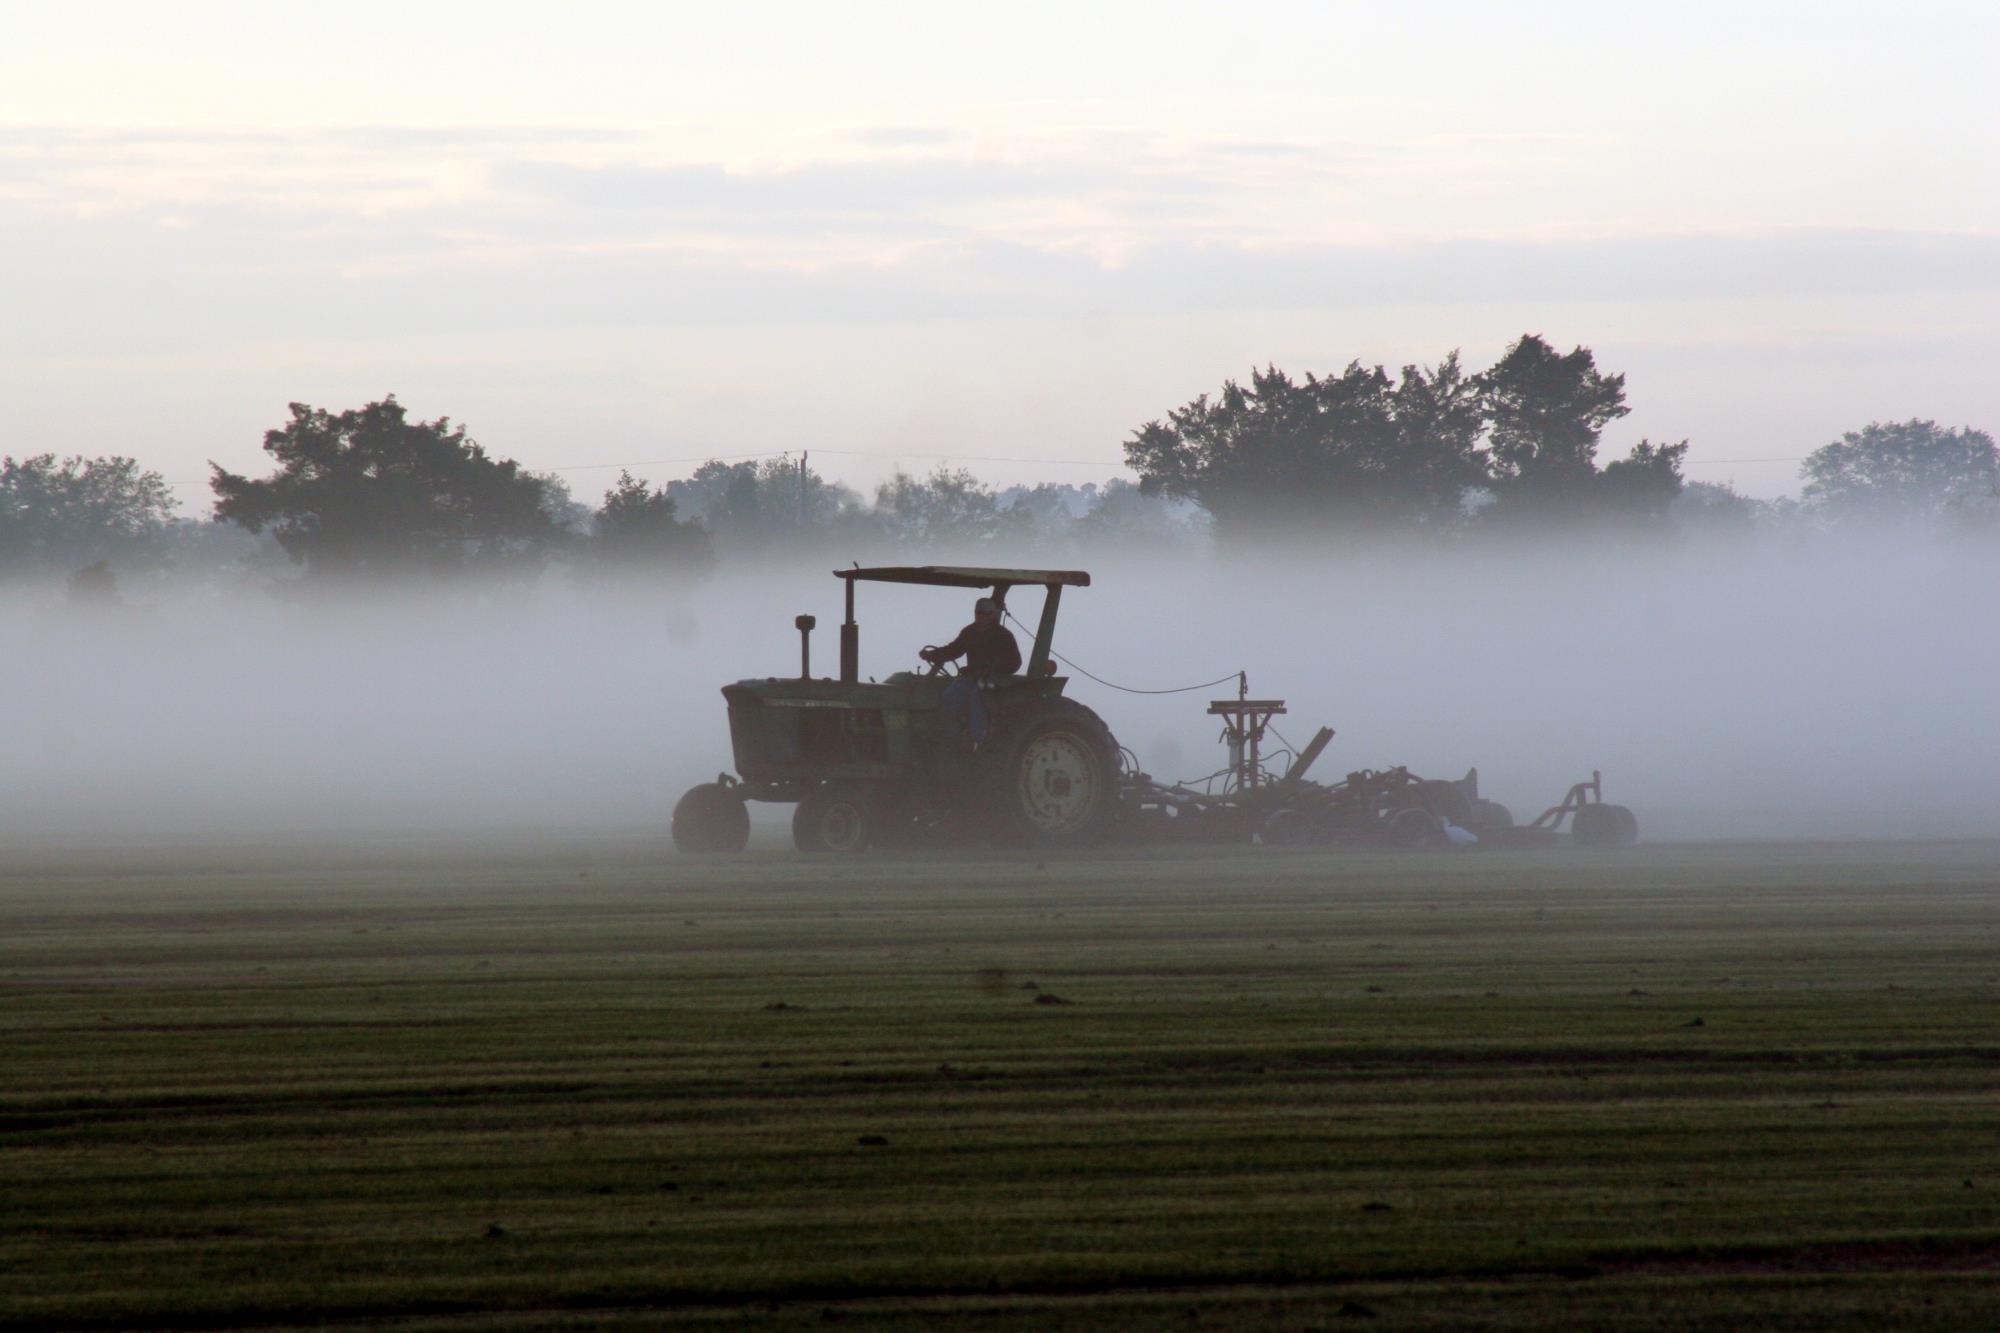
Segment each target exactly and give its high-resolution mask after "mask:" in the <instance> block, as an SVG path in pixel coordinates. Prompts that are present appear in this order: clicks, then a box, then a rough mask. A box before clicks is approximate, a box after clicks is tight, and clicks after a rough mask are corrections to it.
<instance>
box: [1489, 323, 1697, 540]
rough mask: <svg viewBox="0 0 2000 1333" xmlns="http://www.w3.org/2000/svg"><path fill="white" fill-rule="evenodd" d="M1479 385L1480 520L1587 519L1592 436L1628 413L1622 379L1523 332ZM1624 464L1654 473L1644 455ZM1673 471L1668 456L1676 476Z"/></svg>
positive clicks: (1581, 352) (1592, 500) (1584, 354)
mask: <svg viewBox="0 0 2000 1333" xmlns="http://www.w3.org/2000/svg"><path fill="white" fill-rule="evenodd" d="M1480 382H1481V385H1482V387H1483V389H1484V393H1485V411H1486V418H1487V421H1488V423H1489V430H1490V432H1491V435H1490V443H1489V451H1488V457H1489V462H1490V467H1491V472H1492V483H1491V484H1492V489H1493V495H1494V500H1495V503H1494V504H1493V506H1492V507H1491V508H1490V509H1489V510H1488V511H1487V514H1486V517H1487V519H1488V521H1495V520H1499V521H1507V520H1511V519H1516V518H1525V519H1533V520H1546V519H1549V518H1556V517H1561V516H1566V515H1567V516H1577V517H1582V516H1585V515H1591V514H1593V513H1595V512H1596V511H1597V509H1598V505H1597V503H1596V501H1597V500H1598V499H1599V497H1600V495H1601V494H1602V493H1603V492H1601V491H1600V490H1599V488H1598V486H1597V479H1598V472H1597V462H1596V460H1597V442H1598V437H1599V436H1600V435H1601V434H1603V431H1604V427H1605V426H1606V425H1608V424H1609V423H1611V422H1613V421H1615V420H1617V419H1618V418H1619V417H1622V416H1624V415H1625V414H1626V413H1627V412H1628V411H1630V410H1631V409H1629V408H1628V407H1626V406H1625V377H1624V376H1623V375H1606V374H1603V373H1602V372H1600V371H1599V370H1598V369H1597V361H1596V358H1595V357H1594V356H1592V354H1591V352H1590V349H1589V348H1587V347H1578V348H1575V349H1574V350H1572V351H1571V352H1569V353H1568V354H1567V355H1563V354H1560V353H1558V352H1557V351H1556V350H1555V349H1554V348H1552V347H1550V346H1549V345H1548V344H1547V343H1546V342H1544V341H1542V339H1541V337H1540V336H1539V335H1537V334H1532V333H1529V334H1523V335H1522V336H1521V338H1520V339H1519V340H1518V341H1517V342H1515V344H1514V345H1513V346H1512V347H1509V348H1508V349H1507V352H1506V354H1505V355H1504V356H1502V357H1501V358H1500V360H1499V361H1498V362H1496V363H1495V364H1494V365H1493V367H1492V368H1491V369H1489V370H1487V371H1486V372H1485V373H1484V374H1483V375H1481V376H1480ZM1632 461H1633V462H1634V463H1636V464H1637V465H1638V467H1639V468H1640V469H1641V470H1643V471H1652V470H1654V469H1656V468H1657V467H1658V466H1659V464H1658V461H1657V460H1656V459H1654V458H1653V457H1651V456H1650V455H1649V456H1647V457H1645V458H1640V457H1639V456H1638V455H1637V454H1636V453H1635V455H1634V458H1633V460H1632ZM1678 469H1679V456H1678V455H1675V456H1674V460H1673V471H1674V472H1675V473H1676V475H1678ZM1621 489H1622V488H1621ZM1640 489H1644V488H1643V487H1641V488H1640ZM1667 498H1668V499H1671V498H1672V496H1671V495H1669V496H1668V497H1667Z"/></svg>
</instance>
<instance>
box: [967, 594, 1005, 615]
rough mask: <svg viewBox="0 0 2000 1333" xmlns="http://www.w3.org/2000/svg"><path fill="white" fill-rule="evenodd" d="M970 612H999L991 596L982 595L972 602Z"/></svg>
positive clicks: (997, 605)
mask: <svg viewBox="0 0 2000 1333" xmlns="http://www.w3.org/2000/svg"><path fill="white" fill-rule="evenodd" d="M972 614H973V615H975V616H997V615H999V614H1000V607H999V604H998V603H996V602H995V601H994V600H993V599H992V598H991V597H982V598H980V599H979V600H978V601H976V602H974V603H973V604H972Z"/></svg>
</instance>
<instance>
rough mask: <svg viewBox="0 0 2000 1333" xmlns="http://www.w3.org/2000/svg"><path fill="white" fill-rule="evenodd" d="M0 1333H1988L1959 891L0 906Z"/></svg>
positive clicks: (1670, 854)
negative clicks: (558, 1330)
mask: <svg viewBox="0 0 2000 1333" xmlns="http://www.w3.org/2000/svg"><path fill="white" fill-rule="evenodd" d="M0 996H3V997H4V1005H3V1006H0V1080H4V1081H3V1082H0V1327H3V1328H28V1327H47V1326H55V1327H64V1328H206V1327H216V1328H225V1327H265V1326H277V1327H291V1326H305V1325H311V1326H315V1327H319V1326H325V1325H328V1324H338V1323H342V1322H350V1321H351V1322H353V1323H356V1324H371V1325H378V1326H379V1325H386V1324H393V1325H395V1326H398V1327H405V1326H407V1327H439V1328H455V1327H473V1326H478V1327H492V1326H499V1327H522V1328H526V1327H549V1326H555V1327H577V1328H581V1327H603V1326H611V1327H620V1326H625V1327H640V1326H651V1325H656V1324H658V1323H660V1322H662V1320H663V1318H664V1317H667V1316H671V1317H672V1318H673V1319H675V1320H679V1321H684V1322H687V1323H690V1324H694V1325H705V1324H709V1323H714V1324H729V1323H733V1322H741V1321H754V1322H762V1323H769V1324H774V1325H778V1326H787V1325H804V1324H808V1323H810V1324H814V1325H818V1324H823V1323H825V1322H827V1321H828V1320H830V1319H833V1320H844V1321H846V1322H847V1323H849V1324H850V1326H865V1327H907V1328H921V1327H936V1326H939V1325H947V1324H950V1325H966V1326H973V1327H978V1328H982V1329H1060V1328H1073V1327H1074V1328H1081V1327H1136V1328H1156V1327H1172V1328H1211V1327H1257V1328H1299V1329H1306V1328H1325V1327H1349V1326H1366V1327H1370V1328H1403V1327H1438V1328H1466V1327H1494V1328H1514V1327H1524V1328H1525V1327H1549V1326H1555V1325H1559V1324H1564V1323H1568V1324H1571V1325H1575V1326H1630V1327H1643V1328H1683V1327H1685V1328H1709V1327H1734V1326H1742V1327H1761V1328H1823V1327H1848V1326H1878V1327H1879V1326H1897V1327H1936V1328H1981V1327H1988V1328H1990V1327H1994V1326H1996V1325H2000V844H1978V845H1964V844H1960V845H1942V846H1915V845H1831V844H1824V845H1807V846H1773V847H1746V846H1666V847H1653V848H1640V849H1638V850H1636V851H1632V852H1625V853H1604V854H1591V853H1582V852H1560V853H1557V852H1536V853H1520V854H1513V853H1493V854H1476V853H1474V854H1460V855H1450V854H1443V853H1438V854H1409V855H1398V856H1381V855H1371V854H1346V855H1327V854H1318V853H1312V854H1306V853H1301V854H1285V853H1278V852H1255V851H1250V850H1237V851H1231V852H1228V853H1209V852H1193V853H1188V852H1178V851H1177V852H1171V853H1169V852H1147V853H1132V852H1123V853H1118V854H1109V853H1107V854H1104V855H1101V856H1091V857H1086V858H1081V859H1071V858H1063V859H1056V858H1049V859H1046V860H1042V861H1037V860H1035V859H1033V858H1028V859H1010V858H971V859H964V860H940V859H929V858H927V859H899V858H883V859H871V860H864V861H854V862H832V861H808V860H804V859H801V858H798V857H796V856H794V855H793V854H791V853H790V852H789V851H784V852H780V851H776V850H772V851H758V852H753V853H751V854H750V855H747V856H745V857H742V858H739V859H735V860H729V861H717V862H701V861H692V860H686V859H679V858H675V857H674V856H673V855H672V854H671V853H667V852H664V851H663V850H662V849H661V848H660V847H659V846H657V845H656V844H654V843H652V842H643V843H642V842H640V841H637V840H625V841H619V840H617V839H597V840H583V839H578V840H574V841H565V840H543V841H533V840H527V839H523V840H520V841H518V842H516V843H513V844H510V845H507V846H504V847H499V848H497V849H496V848H492V847H487V848H475V847H472V846H469V845H465V844H456V845H454V844H447V843H441V842H430V843H417V842H411V843H407V844H393V845H386V846H375V847H362V848H348V849H338V848H334V849H329V848H326V847H320V848H317V849H305V848H291V847H279V846H272V847H264V848H254V847H234V848H216V849H208V850H179V851H173V852H146V851H140V850H126V851H122V852H117V853H110V852H99V853H81V852H56V851H49V852H42V853H30V852H15V853H12V854H9V855H8V856H7V857H6V858H4V859H0Z"/></svg>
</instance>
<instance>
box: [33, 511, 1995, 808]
mask: <svg viewBox="0 0 2000 1333" xmlns="http://www.w3.org/2000/svg"><path fill="white" fill-rule="evenodd" d="M942 558H943V557H940V559H942ZM1000 558H1002V557H1000V556H997V555H994V554H991V553H989V554H985V555H983V556H981V557H978V558H976V560H975V561H971V562H976V563H981V564H985V563H992V562H994V561H996V560H998V559H1000ZM1010 558H1013V559H1018V560H1021V561H1023V562H1024V563H1035V562H1036V557H1035V556H1033V555H1032V554H1030V553H1024V552H1016V553H1010ZM1055 563H1066V562H1062V561H1056V562H1055ZM1087 563H1090V564H1091V569H1092V573H1093V576H1094V586H1092V587H1090V588H1087V589H1075V590H1071V591H1070V592H1068V593H1067V594H1066V596H1065V598H1064V603H1063V617H1062V622H1061V625H1060V627H1059V630H1058V634H1057V640H1056V648H1057V651H1058V652H1060V653H1062V654H1064V655H1065V656H1066V657H1068V658H1070V659H1072V660H1073V661H1075V662H1076V663H1078V664H1079V665H1081V666H1082V667H1084V668H1086V669H1087V670H1089V671H1090V672H1093V673H1095V674H1096V675H1098V676H1100V677H1103V678H1104V679H1106V680H1108V681H1115V682H1117V683H1119V684H1121V685H1128V686H1132V687H1136V688H1140V689H1149V690H1157V689H1166V688H1171V687H1175V686H1180V685H1187V684H1192V683H1195V682H1200V681H1205V680H1211V679H1213V678H1215V677H1218V676H1221V675H1223V674H1224V673H1226V672H1231V671H1236V670H1239V669H1240V670H1245V671H1248V672H1249V677H1250V688H1251V693H1252V694H1253V696H1261V697H1280V698H1284V699H1286V700H1288V701H1289V703H1290V712H1289V713H1288V714H1287V715H1286V716H1285V717H1283V718H1280V719H1278V726H1279V729H1280V730H1281V731H1282V732H1283V733H1284V735H1285V736H1287V737H1289V738H1290V739H1291V740H1292V741H1294V742H1298V743H1301V744H1303V743H1304V742H1305V741H1306V740H1307V739H1308V738H1309V737H1310V736H1311V734H1312V732H1313V731H1314V729H1315V728H1316V727H1317V726H1319V725H1320V724H1321V723H1325V724H1327V725H1330V726H1332V727H1334V728H1336V730H1337V731H1338V735H1337V736H1336V738H1335V740H1334V742H1333V744H1332V745H1331V747H1329V749H1328V750H1327V752H1326V754H1325V755H1324V756H1323V757H1322V758H1321V759H1320V761H1319V763H1318V765H1317V766H1316V768H1315V770H1314V774H1313V775H1314V776H1315V777H1317V778H1320V779H1321V780H1325V781H1331V780H1335V779H1337V778H1339V777H1340V776H1341V775H1343V774H1345V773H1346V772H1347V771H1349V770H1351V769H1358V768H1364V767H1366V768H1383V767H1389V766H1392V765H1396V764H1404V765H1408V766H1409V767H1410V768H1411V769H1413V770H1415V771H1416V772H1418V773H1420V774H1423V775H1425V776H1438V777H1457V776H1459V775H1461V774H1463V773H1464V771H1465V770H1466V769H1467V768H1469V767H1471V766H1474V765H1477V766H1478V768H1479V770H1480V776H1481V783H1482V789H1483V792H1484V794H1486V795H1488V796H1491V797H1493V798H1495V799H1498V800H1501V801H1503V802H1506V803H1507V804H1508V805H1510V806H1511V807H1512V808H1513V810H1514V812H1515V814H1516V816H1517V818H1522V819H1526V818H1530V817H1532V816H1533V815H1534V814H1536V813H1537V812H1539V811H1540V810H1541V809H1542V808H1543V807H1544V806H1546V805H1548V804H1550V803H1552V802H1553V801H1555V800H1556V799H1557V798H1558V797H1560V795H1561V794H1562V792H1563V790H1564V789H1565V788H1566V787H1567V786H1568V785H1569V784H1570V783H1571V782H1574V781H1577V780H1579V779H1582V778H1587V777H1588V776H1589V774H1590V771H1591V770H1592V769H1593V768H1596V769H1601V770H1602V771H1603V773H1604V779H1605V784H1606V793H1607V797H1608V798H1609V799H1612V800H1616V801H1620V802H1623V803H1625V804H1628V805H1630V806H1632V807H1633V808H1634V809H1635V810H1636V811H1637V812H1638V814H1639V818H1640V821H1641V826H1642V830H1643V832H1644V834H1645V835H1646V836H1648V837H1652V838H1700V837H1751V838H1759V837H1826V836H1833V837H1964V836H1986V835H1990V834H1992V833H1993V832H1994V829H1995V826H1996V820H1995V811H1996V809H2000V707H1996V704H1995V699H1994V680H1995V671H1996V667H2000V616H1996V615H1995V613H1994V595H1993V569H1994V559H1993V554H1992V552H1991V551H1990V550H1986V551H1984V552H1974V551H1972V550H1969V549H1968V548H1963V547H1955V546H1951V545H1946V544H1936V545H1933V544H1922V543H1912V542H1911V541H1910V540H1909V539H1907V538H1906V539H1903V540H1902V541H1900V542H1896V543H1890V542H1886V541H1885V542H1883V543H1880V544H1867V543H1857V542H1854V541H1851V540H1850V541H1847V542H1843V543H1838V544H1836V543H1834V542H1832V541H1831V540H1826V541H1818V542H1804V543H1800V544H1765V545H1754V544H1744V545H1740V546H1735V547H1730V548H1727V549H1720V548H1712V549H1701V548H1694V547H1680V548H1671V549H1655V550H1647V551H1618V550H1615V549H1613V550H1606V549H1603V548H1598V547H1592V546H1585V545H1580V546H1578V547H1576V548H1574V549H1540V550H1535V551H1525V550H1522V551H1514V552H1512V553H1504V554H1503V553H1496V552H1494V551H1491V550H1486V551H1478V552H1473V551H1467V550H1458V551H1451V552H1416V551H1411V550H1407V549H1402V548H1394V547H1380V548H1370V549H1364V550H1349V551H1343V552H1341V553H1339V554H1328V553H1325V552H1321V553H1318V554H1295V555H1289V556H1287V555H1280V554H1276V553H1267V554H1265V555H1261V556H1258V557H1256V558H1244V559H1235V560H1231V559H1224V558H1214V559H1208V558H1198V559H1195V558H1181V559H1177V560H1175V561H1172V562H1161V561H1136V560H1131V561H1122V562H1121V561H1112V562H1105V561H1102V560H1100V561H1096V562H1087ZM972 597H973V594H970V593H965V592H960V591H956V590H949V589H936V588H919V587H905V586H898V585H878V584H864V585H862V586H861V587H860V589H859V608H858V609H859V619H860V621H861V625H862V631H861V656H862V673H863V675H864V676H874V677H881V676H885V675H887V674H888V673H889V672H891V671H895V670H900V669H915V668H916V667H917V665H918V664H917V659H916V656H915V653H916V649H917V647H918V646H919V645H922V644H925V643H936V642H942V641H943V640H945V639H947V638H949V637H950V636H951V635H952V634H953V633H955V632H956V631H957V630H958V628H959V627H960V626H961V625H962V624H964V622H965V621H966V620H967V619H968V618H969V615H970V609H971V601H972ZM1040 600H1041V594H1040V592H1039V590H1036V589H1028V588H1023V589H1021V590H1019V591H1017V592H1016V593H1015V594H1014V598H1013V603H1014V605H1013V610H1014V611H1015V612H1016V613H1017V614H1018V615H1020V616H1021V618H1022V619H1023V620H1025V621H1026V622H1027V623H1028V624H1030V625H1032V624H1033V623H1034V619H1035V616H1036V614H1037V613H1038V611H1039V607H1040ZM840 606H841V587H840V584H839V583H838V582H837V581H836V580H835V579H833V578H831V577H830V576H829V566H828V563H827V562H826V561H824V560H815V561H806V562H801V563H799V564H798V565H796V566H794V567H787V568H784V569H764V570H760V571H736V572H724V573H721V574H718V575H716V576H714V577H712V578H710V579H709V580H707V581H706V582H704V583H701V584H699V585H697V586H695V587H693V588H692V589H691V590H689V591H687V592H685V593H682V594H679V595H675V594H671V593H668V592H665V591H655V590H650V589H643V588H631V587H627V588H624V589H619V590H613V589H609V588H590V589H586V588H577V587H573V586H571V585H569V584H567V583H563V582H560V581H556V580H550V581H549V582H547V583H545V584H544V585H542V586H540V587H538V588H535V589H517V590H514V591H511V592H505V593H502V592H500V591H498V590H491V589H489V590H487V591H485V592H483V593H481V594H479V595H477V596H469V595H467V594H465V593H463V592H459V593H449V594H447V593H440V594H437V595H420V594H416V593H398V594H395V595H385V596H379V597H376V598H374V599H372V600H356V599H348V600H341V601H337V600H335V599H331V598H302V597H298V596H272V595H268V594H262V593H244V594H241V595H239V596H237V597H235V598H233V599H222V600H218V599H216V598H214V597H212V596H211V597H199V598H197V597H194V596H186V597H182V598H179V599H175V598H173V597H171V596H166V595H162V596H159V597H155V598H153V599H151V600H149V601H140V600H138V599H135V601H134V604H131V605H126V606H123V607H114V608H107V609H103V610H96V611H90V612H80V611H76V610H72V609H71V608H69V607H67V606H66V605H65V604H64V603H63V602H62V599H61V597H60V596H59V595H56V594H49V593H38V592H34V591H29V590H18V589H17V590H15V591H14V592H13V593H11V594H9V595H8V598H7V600H6V601H5V603H4V605H0V617H4V621H5V623H6V626H7V629H8V641H9V642H10V643H11V644H12V645H14V649H13V651H12V652H11V653H9V654H8V656H7V659H6V661H5V663H4V665H0V687H4V695H0V697H4V699H5V705H4V712H5V725H6V734H7V736H8V737H9V739H10V742H11V743H10V744H9V746H8V751H7V752H8V763H7V764H6V766H5V770H4V776H0V828H4V829H5V830H7V832H8V835H9V836H10V837H12V838H15V839H17V840H20V839H37V838H53V839H63V840H73V839H95V838H133V837H141V838H150V837H194V838H208V837H217V836H222V837H228V836H236V835H257V836H270V835H282V834H289V833H293V832H318V833H349V832H351V833H355V834H357V835H365V834H367V833H369V832H373V831H389V830H396V831H410V830H418V829H437V830H478V829H508V830H522V829H549V830H556V829H578V828H583V829H589V828H603V829H613V828H620V829H622V828H633V827H652V828H662V829H663V828H664V826H665V822H666V818H667V815H668V812H669V811H670V810H671V808H672V806H673V803H674V800H675V799H676V798H677V796H678V795H679V794H680V792H681V791H682V790H684V789H685V788H686V787H687V786H688V785H689V784H691V783H694V782H697V781H701V780H703V779H706V778H712V777H713V776H714V775H715V774H716V773H717V771H719V770H724V769H729V768H731V767H732V766H733V764H732V759H731V756H730V750H729V737H728V729H727V725H726V720H725V717H724V712H723V705H722V699H721V696H720V694H719V693H718V687H719V686H720V685H722V684H724V683H725V682H728V681H732V680H736V679H740V678H744V677H751V676H766V675H790V674H795V673H796V672H797V670H798V635H797V632H796V631H795V630H794V629H793V628H792V617H793V616H794V615H795V614H797V613H799V612H811V613H813V614H814V615H816V616H817V617H818V620H819V629H818V631H817V633H816V634H815V635H814V643H813V650H814V671H815V674H820V675H831V674H833V673H834V672H835V671H836V670H837V662H838V630H837V628H836V627H837V625H838V622H839V620H840ZM1023 638H1024V640H1025V638H1026V636H1025V635H1023ZM1024 647H1025V642H1024ZM1233 693H1234V689H1233V688H1232V687H1230V686H1222V687H1217V688H1214V689H1210V690H1202V691H1197V692H1194V693H1188V694H1178V695H1136V694H1128V693H1122V692H1119V691H1116V690H1113V689H1109V688H1106V687H1105V686H1102V685H1100V684H1097V683H1095V682H1093V681H1091V680H1089V679H1087V678H1084V677H1082V676H1072V679H1071V684H1070V694H1071V695H1072V697H1075V698H1077V699H1079V700H1081V701H1083V702H1085V703H1087V704H1089V705H1090V706H1091V707H1093V708H1095V709H1096V710H1097V711H1098V712H1099V713H1101V714H1102V715H1103V716H1104V718H1105V720H1106V721H1107V722H1108V723H1109V724H1110V725H1111V727H1112V730H1113V731H1114V733H1115V734H1116V735H1117V736H1118V738H1119V740H1120V741H1121V742H1122V743H1123V744H1124V745H1125V746H1127V747H1128V748H1129V749H1131V750H1132V751H1134V752H1135V754H1136V755H1137V757H1138V760H1139V762H1140V764H1141V765H1142V766H1143V767H1144V768H1145V769H1147V770H1148V771H1149V772H1151V773H1153V774H1154V775H1155V776H1158V777H1162V778H1176V777H1199V776H1201V775H1204V774H1207V773H1209V772H1211V771H1212V770H1214V769H1216V768H1218V767H1219V766H1220V765H1221V763H1222V762H1223V753H1222V751H1221V749H1220V747H1219V746H1218V745H1217V744H1216V728H1215V726H1214V724H1213V722H1212V720H1211V719H1209V718H1208V717H1206V716H1205V715H1204V709H1205V707H1206V701H1207V700H1208V699H1210V698H1221V697H1226V696H1229V695H1233Z"/></svg>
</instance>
